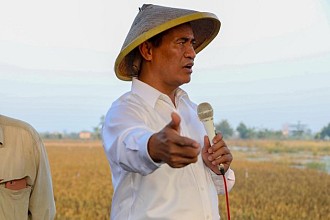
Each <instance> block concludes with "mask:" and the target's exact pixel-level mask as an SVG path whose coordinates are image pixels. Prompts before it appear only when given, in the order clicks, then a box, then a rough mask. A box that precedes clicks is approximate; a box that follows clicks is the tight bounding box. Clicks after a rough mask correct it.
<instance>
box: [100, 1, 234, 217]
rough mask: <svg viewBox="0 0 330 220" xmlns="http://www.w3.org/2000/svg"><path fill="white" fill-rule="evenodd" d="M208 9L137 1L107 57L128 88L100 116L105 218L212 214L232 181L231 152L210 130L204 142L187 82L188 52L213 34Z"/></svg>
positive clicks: (190, 60)
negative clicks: (109, 186)
mask: <svg viewBox="0 0 330 220" xmlns="http://www.w3.org/2000/svg"><path fill="white" fill-rule="evenodd" d="M219 29H220V21H219V20H218V19H217V17H216V16H215V15H214V14H211V13H206V12H196V11H192V10H185V9H177V8H170V7H163V6H157V5H143V6H142V8H140V11H139V13H138V15H137V16H136V18H135V20H134V22H133V24H132V27H131V29H130V31H129V33H128V35H127V38H126V40H125V42H124V45H123V47H122V49H121V51H120V53H119V55H118V57H117V59H116V62H115V72H116V75H117V77H118V78H119V79H121V80H132V89H131V91H130V92H128V93H126V94H124V95H123V96H121V97H120V98H119V99H118V100H116V101H115V102H114V103H113V104H112V106H111V108H110V110H109V112H108V113H107V115H106V118H105V123H104V126H103V131H102V135H103V145H104V149H105V153H106V155H107V158H108V160H109V163H110V166H111V172H112V183H113V186H114V195H113V199H112V208H111V219H113V220H114V219H116V220H117V219H119V220H121V219H122V220H126V219H134V220H135V219H141V220H142V219H143V220H146V219H173V220H174V219H175V220H177V219H180V220H182V219H187V220H188V219H189V220H192V219H197V220H200V219H219V218H220V216H219V210H218V196H217V194H223V193H224V186H223V181H222V177H221V176H220V171H219V170H218V165H219V164H223V165H224V169H225V177H226V179H227V181H228V182H227V183H228V188H229V190H230V189H231V188H232V187H233V185H234V182H235V176H234V172H233V171H232V170H231V169H230V168H229V166H230V163H231V161H232V159H233V158H232V155H231V153H230V150H229V149H228V148H227V146H226V144H225V142H224V141H223V140H222V136H221V134H218V135H216V137H215V138H214V139H213V143H212V145H210V143H209V140H208V138H207V136H206V132H205V130H204V127H203V124H202V123H201V122H200V120H199V119H198V116H197V112H196V111H197V105H196V104H195V103H193V102H191V101H190V99H189V97H188V95H187V93H186V92H184V91H183V90H182V89H181V88H180V86H181V85H183V84H185V83H188V82H189V81H190V78H191V74H192V67H193V65H194V59H195V56H196V53H198V52H199V51H201V50H202V49H203V48H204V47H205V46H206V45H207V44H209V43H210V42H211V41H212V39H214V37H215V36H216V35H217V33H218V31H219Z"/></svg>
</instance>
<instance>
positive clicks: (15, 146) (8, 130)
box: [0, 115, 55, 220]
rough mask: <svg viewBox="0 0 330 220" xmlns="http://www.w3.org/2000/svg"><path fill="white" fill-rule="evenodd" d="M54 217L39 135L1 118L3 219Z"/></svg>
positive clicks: (0, 202) (0, 198)
mask: <svg viewBox="0 0 330 220" xmlns="http://www.w3.org/2000/svg"><path fill="white" fill-rule="evenodd" d="M54 218H55V202H54V195H53V188H52V179H51V173H50V167H49V163H48V158H47V153H46V150H45V148H44V145H43V143H42V141H41V139H40V137H39V135H38V133H37V132H36V131H35V129H34V128H33V127H31V126H30V125H29V124H27V123H26V122H23V121H20V120H16V119H13V118H9V117H6V116H3V115H0V219H4V220H18V219H32V220H48V219H51V220H52V219H54Z"/></svg>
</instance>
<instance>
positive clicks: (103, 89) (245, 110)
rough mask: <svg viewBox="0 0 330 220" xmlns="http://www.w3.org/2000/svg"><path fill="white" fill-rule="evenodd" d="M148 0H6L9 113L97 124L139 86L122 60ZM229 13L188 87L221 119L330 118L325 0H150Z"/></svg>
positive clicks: (63, 126) (2, 93)
mask: <svg viewBox="0 0 330 220" xmlns="http://www.w3.org/2000/svg"><path fill="white" fill-rule="evenodd" d="M143 3H144V2H143V1H129V0H122V1H118V2H116V3H114V2H113V1H108V0H93V1H91V0H89V1H87V0H57V1H50V0H30V1H24V0H22V1H18V0H11V1H5V0H0V82H1V89H0V97H1V101H0V114H4V115H8V116H11V117H16V118H20V119H22V120H25V121H27V122H29V123H30V124H32V125H33V126H34V127H35V128H36V129H37V130H38V131H80V130H92V129H93V127H94V126H96V125H97V124H98V123H99V119H100V117H101V116H102V115H104V114H105V113H106V111H107V110H108V108H109V107H110V105H111V103H112V102H113V101H114V100H115V99H116V98H117V97H118V96H119V95H121V94H122V93H124V92H126V91H128V90H129V89H130V83H129V82H122V81H119V80H118V79H117V78H116V77H115V74H114V72H113V65H114V61H115V58H116V56H117V54H118V53H119V51H120V48H121V46H122V43H123V41H124V38H125V37H126V34H127V33H128V30H129V27H130V26H131V23H132V21H133V19H134V17H135V16H136V14H137V12H138V7H141V6H142V4H143ZM147 3H153V4H160V5H166V6H172V7H184V8H188V9H194V10H199V11H209V12H213V13H214V14H216V15H217V16H218V17H219V19H220V20H221V23H222V25H221V29H220V33H219V35H218V36H217V37H216V39H215V40H214V41H213V42H211V44H210V45H209V46H208V47H207V48H205V49H204V50H203V51H202V52H201V53H199V54H198V56H197V58H196V62H195V66H194V73H193V76H192V81H191V83H190V84H188V85H184V86H183V88H184V89H185V90H187V91H188V92H189V94H190V97H191V99H192V100H194V101H195V102H196V103H199V102H203V101H208V102H210V103H211V105H212V106H213V108H214V110H215V120H216V121H220V120H223V119H227V120H228V121H229V123H230V124H231V125H232V126H233V127H236V126H237V125H238V124H239V122H244V123H245V124H246V125H247V126H249V127H256V128H259V129H261V128H270V129H282V127H283V126H284V125H285V124H296V123H302V124H305V125H306V126H307V127H309V128H310V129H312V130H313V131H318V130H320V129H321V128H322V127H324V126H326V125H327V124H328V123H329V122H330V117H329V112H330V98H329V97H330V83H329V82H330V40H329V39H330V3H329V2H328V1H326V0H290V1H287V0H264V1H260V0H249V1H246V0H217V1H215V0H209V1H197V0H196V1H191V0H190V1H186V0H184V1H183V0H182V1H174V0H166V1H149V2H147Z"/></svg>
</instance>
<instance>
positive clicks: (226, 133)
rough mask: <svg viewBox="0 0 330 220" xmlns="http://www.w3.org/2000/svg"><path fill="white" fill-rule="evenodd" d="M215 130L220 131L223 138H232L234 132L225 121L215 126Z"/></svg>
mask: <svg viewBox="0 0 330 220" xmlns="http://www.w3.org/2000/svg"><path fill="white" fill-rule="evenodd" d="M215 129H216V130H217V131H220V132H221V133H222V135H223V137H225V138H229V137H231V136H233V133H234V130H233V128H232V127H231V126H230V124H229V123H228V121H227V120H222V121H221V122H220V123H217V124H215Z"/></svg>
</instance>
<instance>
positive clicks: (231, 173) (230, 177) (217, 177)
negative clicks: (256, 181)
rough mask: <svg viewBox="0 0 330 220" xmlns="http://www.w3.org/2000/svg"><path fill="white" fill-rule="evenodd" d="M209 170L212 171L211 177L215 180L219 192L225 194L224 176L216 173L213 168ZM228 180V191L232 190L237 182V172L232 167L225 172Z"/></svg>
mask: <svg viewBox="0 0 330 220" xmlns="http://www.w3.org/2000/svg"><path fill="white" fill-rule="evenodd" d="M209 172H210V173H211V177H212V180H213V183H214V185H215V188H216V190H217V193H218V194H221V195H223V194H225V185H224V183H223V178H222V177H221V176H220V175H217V174H215V173H214V172H213V171H212V170H210V169H209ZM225 177H226V181H227V188H228V192H230V191H231V189H232V188H233V186H234V184H235V173H234V171H233V170H232V169H230V168H229V169H228V170H227V172H226V173H225Z"/></svg>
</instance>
